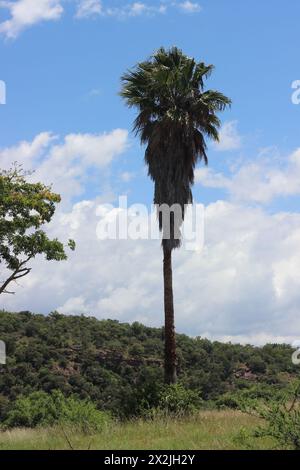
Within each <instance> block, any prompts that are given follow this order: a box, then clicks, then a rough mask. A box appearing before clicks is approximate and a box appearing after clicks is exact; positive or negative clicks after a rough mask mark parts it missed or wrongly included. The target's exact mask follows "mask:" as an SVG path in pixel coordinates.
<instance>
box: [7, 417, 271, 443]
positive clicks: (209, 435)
mask: <svg viewBox="0 0 300 470" xmlns="http://www.w3.org/2000/svg"><path fill="white" fill-rule="evenodd" d="M259 424H261V423H260V421H259V420H258V419H256V418H254V417H251V416H248V415H245V414H242V413H240V412H238V411H203V412H201V413H199V414H198V415H197V416H194V417H192V418H189V419H183V420H170V419H169V420H157V421H146V422H145V421H141V420H139V421H132V422H128V423H126V424H115V425H112V426H110V427H108V428H106V429H104V430H103V431H102V432H101V433H98V434H96V435H93V436H87V435H84V434H81V433H78V432H75V431H74V430H72V429H64V428H61V427H56V428H51V429H33V430H31V429H30V430H28V429H14V430H12V431H5V432H2V433H0V449H1V450H63V449H71V447H72V448H74V449H76V450H87V449H91V450H139V449H145V450H155V449H157V450H182V449H185V450H214V449H216V450H221V449H224V450H229V449H233V450H238V449H274V447H275V443H274V442H272V441H271V440H268V439H261V438H256V437H253V436H252V435H251V432H252V431H253V430H254V429H255V428H256V427H257V425H259Z"/></svg>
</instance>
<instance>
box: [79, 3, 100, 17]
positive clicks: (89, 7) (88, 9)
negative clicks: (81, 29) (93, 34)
mask: <svg viewBox="0 0 300 470" xmlns="http://www.w3.org/2000/svg"><path fill="white" fill-rule="evenodd" d="M101 14H103V7H102V1H101V0H79V3H78V5H77V12H76V18H89V17H90V16H95V15H96V16H97V15H101Z"/></svg>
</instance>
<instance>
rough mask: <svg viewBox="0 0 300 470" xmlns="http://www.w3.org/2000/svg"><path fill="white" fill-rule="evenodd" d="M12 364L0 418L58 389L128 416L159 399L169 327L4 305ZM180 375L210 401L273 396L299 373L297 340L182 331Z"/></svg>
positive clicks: (2, 334) (2, 330)
mask: <svg viewBox="0 0 300 470" xmlns="http://www.w3.org/2000/svg"><path fill="white" fill-rule="evenodd" d="M0 339H1V340H3V341H5V343H6V346H7V365H5V366H4V365H2V366H0V418H3V417H5V414H6V412H7V410H8V408H9V407H10V405H11V403H12V402H13V401H14V400H15V399H16V398H17V397H18V396H20V395H28V394H29V393H31V392H33V391H35V390H44V391H46V392H50V391H51V390H55V389H58V390H60V391H62V393H63V394H65V395H72V394H75V395H77V396H78V397H79V398H89V399H91V400H93V401H94V402H95V403H96V404H97V406H98V407H99V408H101V409H104V410H110V411H111V412H113V413H114V414H116V415H118V416H121V417H128V416H134V415H138V414H139V413H140V410H141V409H142V408H143V407H145V406H146V407H147V406H153V405H154V406H155V403H156V399H157V393H158V389H159V387H160V386H161V384H162V381H163V367H162V366H163V362H162V357H163V342H162V339H163V332H162V330H161V329H159V328H149V327H146V326H143V325H141V324H138V323H134V324H132V325H129V324H122V323H119V322H117V321H112V320H101V321H99V320H97V319H95V318H87V317H84V316H63V315H60V314H58V313H56V312H54V313H51V314H50V315H49V316H43V315H35V314H32V313H30V312H20V313H9V312H4V311H1V312H0ZM177 342H178V357H179V364H178V368H179V379H180V381H181V382H182V383H183V385H184V386H185V387H186V388H189V389H193V390H195V391H196V392H197V393H198V394H199V396H200V397H201V398H202V399H203V401H204V404H205V403H206V404H207V406H208V405H209V404H211V403H213V404H214V405H216V406H222V405H228V406H232V407H234V406H235V402H234V397H235V396H236V395H237V394H239V393H243V394H246V395H247V394H248V395H249V396H251V395H253V396H258V397H259V396H264V397H266V398H268V397H274V396H276V394H280V393H281V391H282V390H284V389H285V387H286V386H287V384H288V383H289V382H290V381H291V380H293V378H295V377H296V376H297V375H298V376H299V367H297V366H294V365H293V364H292V362H291V355H292V352H293V350H292V348H291V347H290V346H287V345H271V344H269V345H266V346H264V347H262V348H256V347H253V346H250V345H249V346H240V345H232V344H222V343H219V342H210V341H208V340H207V339H202V338H194V339H193V338H190V337H188V336H186V335H181V334H179V335H177Z"/></svg>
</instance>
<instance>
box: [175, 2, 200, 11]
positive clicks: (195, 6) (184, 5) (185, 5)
mask: <svg viewBox="0 0 300 470" xmlns="http://www.w3.org/2000/svg"><path fill="white" fill-rule="evenodd" d="M178 6H179V8H180V9H181V10H183V11H184V12H185V13H198V12H199V11H201V10H202V7H201V5H199V3H196V2H191V1H189V0H186V1H185V2H181V3H179V4H178Z"/></svg>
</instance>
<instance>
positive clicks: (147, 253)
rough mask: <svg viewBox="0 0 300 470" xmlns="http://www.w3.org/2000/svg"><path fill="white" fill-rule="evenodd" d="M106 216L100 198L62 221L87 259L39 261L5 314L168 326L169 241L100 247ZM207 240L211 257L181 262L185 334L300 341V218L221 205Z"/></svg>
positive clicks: (61, 232)
mask: <svg viewBox="0 0 300 470" xmlns="http://www.w3.org/2000/svg"><path fill="white" fill-rule="evenodd" d="M103 217H107V209H105V207H104V206H103V205H102V204H101V202H99V201H98V200H96V199H95V200H86V201H81V202H79V203H76V204H75V205H74V206H73V207H72V209H71V210H70V211H65V212H60V213H58V214H57V217H56V220H55V221H54V222H53V224H52V225H51V227H50V233H51V235H52V236H58V237H59V238H63V239H68V238H74V239H75V240H76V242H77V250H76V251H75V253H71V255H70V259H69V260H68V261H67V262H64V263H46V262H42V261H41V260H36V261H35V262H34V266H33V268H34V269H33V271H32V273H31V274H30V276H29V277H28V278H26V279H24V281H23V282H22V286H20V287H18V289H17V295H16V296H15V297H9V296H8V297H3V299H1V301H2V302H3V306H4V307H5V308H8V309H12V310H20V309H21V310H24V309H31V310H34V311H39V312H44V313H47V312H49V311H51V310H53V309H58V310H59V311H61V312H63V313H66V314H81V313H83V314H87V315H88V314H90V315H94V316H96V317H97V318H114V319H119V320H121V321H140V322H143V323H146V324H148V325H155V326H159V325H161V324H162V322H163V303H162V298H163V291H162V253H161V249H160V246H159V245H160V244H159V241H158V240H137V241H135V240H99V239H97V236H96V230H97V225H98V223H99V221H101V219H102V218H103ZM205 240H206V242H205V247H204V250H203V251H202V253H194V252H190V251H186V250H184V249H181V250H178V251H176V252H175V254H174V293H175V305H176V318H177V329H178V331H181V332H186V333H188V334H191V335H202V336H207V337H210V338H214V339H220V340H231V341H242V342H251V343H256V344H261V343H263V342H265V341H281V342H291V341H294V340H297V339H299V337H300V320H299V315H298V305H299V302H300V289H299V286H300V270H299V266H300V248H299V247H300V215H299V214H289V213H281V214H274V215H270V214H267V213H266V212H264V211H263V210H262V209H257V208H245V207H243V206H240V205H238V204H235V203H230V202H225V201H219V202H217V203H213V204H210V205H208V206H207V208H206V214H205ZM43 279H47V282H43ZM216 293H217V295H216Z"/></svg>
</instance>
